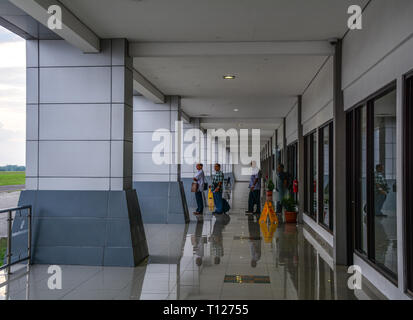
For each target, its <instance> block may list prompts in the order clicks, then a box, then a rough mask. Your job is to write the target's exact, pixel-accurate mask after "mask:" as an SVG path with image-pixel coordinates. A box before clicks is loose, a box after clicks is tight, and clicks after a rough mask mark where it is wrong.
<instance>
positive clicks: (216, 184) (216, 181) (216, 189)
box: [211, 163, 224, 214]
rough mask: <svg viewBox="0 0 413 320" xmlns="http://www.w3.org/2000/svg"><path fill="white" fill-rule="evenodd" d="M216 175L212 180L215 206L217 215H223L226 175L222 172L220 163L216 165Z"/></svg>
mask: <svg viewBox="0 0 413 320" xmlns="http://www.w3.org/2000/svg"><path fill="white" fill-rule="evenodd" d="M214 169H215V174H214V177H213V179H212V185H211V190H212V192H213V195H214V204H215V212H214V213H215V214H222V213H223V212H224V210H223V207H222V191H223V190H222V189H223V183H224V174H223V173H222V171H221V165H220V164H219V163H216V164H215V167H214Z"/></svg>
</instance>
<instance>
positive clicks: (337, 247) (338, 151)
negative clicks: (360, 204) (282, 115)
mask: <svg viewBox="0 0 413 320" xmlns="http://www.w3.org/2000/svg"><path fill="white" fill-rule="evenodd" d="M341 79H342V41H341V40H338V41H337V44H336V45H335V53H334V161H333V166H334V199H333V200H334V247H333V248H334V262H335V263H336V264H338V265H347V264H348V262H349V261H348V257H349V252H348V250H350V248H348V246H347V232H348V225H347V224H348V221H347V219H348V217H347V210H346V209H347V208H346V207H347V204H346V200H347V197H346V194H347V192H346V191H347V188H346V157H345V156H343V155H345V154H346V114H345V112H344V104H343V91H342V80H341Z"/></svg>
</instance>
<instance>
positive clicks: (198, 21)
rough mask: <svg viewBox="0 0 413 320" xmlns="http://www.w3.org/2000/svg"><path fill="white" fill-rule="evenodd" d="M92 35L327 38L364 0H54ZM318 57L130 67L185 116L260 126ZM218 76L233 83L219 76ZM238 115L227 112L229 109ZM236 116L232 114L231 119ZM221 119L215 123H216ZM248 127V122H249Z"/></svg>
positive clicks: (192, 59) (296, 89)
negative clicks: (177, 100) (175, 101)
mask: <svg viewBox="0 0 413 320" xmlns="http://www.w3.org/2000/svg"><path fill="white" fill-rule="evenodd" d="M60 1H61V2H62V3H63V4H64V5H65V6H66V7H67V8H69V9H70V10H71V11H72V12H73V13H74V14H75V15H76V16H77V17H78V18H79V19H80V20H81V21H82V22H83V23H84V24H86V25H87V26H88V27H89V28H90V29H91V30H93V31H94V32H95V33H96V34H97V35H98V36H99V37H100V38H127V39H128V40H129V41H131V42H137V41H138V42H220V41H223V42H224V41H225V42H236V41H237V42H251V41H252V42H256V41H315V40H317V41H327V40H328V39H331V38H341V37H342V36H343V35H344V34H345V32H346V30H347V19H348V17H349V15H348V13H347V9H348V7H349V6H350V5H353V4H359V5H361V6H365V5H366V4H367V2H368V0H116V1H115V0H60ZM326 58H327V57H326V56H316V55H314V56H312V55H230V56H217V55H215V56H214V55H212V56H180V57H171V56H169V57H135V58H134V67H135V69H136V70H138V71H139V73H141V74H142V75H143V76H144V77H145V78H146V79H147V80H149V81H150V82H151V83H152V84H153V85H155V86H156V87H157V88H158V89H159V90H160V91H162V93H164V94H166V95H180V96H181V97H182V107H183V110H184V111H185V112H186V113H187V114H188V115H189V116H191V117H206V118H224V119H227V122H225V126H233V127H235V128H237V125H239V119H244V121H245V122H246V123H248V121H249V119H251V118H255V120H254V121H255V122H254V125H257V126H260V127H261V128H263V129H265V130H268V132H267V131H265V132H263V136H265V137H266V136H268V135H270V133H272V131H273V129H274V128H278V126H279V125H280V122H279V121H278V120H277V121H276V120H274V122H273V124H271V128H267V127H266V126H267V125H268V123H266V122H265V121H262V122H259V121H256V119H265V118H278V117H285V116H286V115H287V114H288V112H289V111H290V110H291V108H292V107H293V106H294V104H295V102H296V97H297V95H299V94H302V93H303V91H304V90H305V88H306V87H307V86H308V84H309V83H310V81H311V80H312V79H313V78H314V76H315V75H316V73H317V71H318V70H319V68H320V67H321V66H322V64H323V63H324V61H325V60H326ZM224 74H234V75H236V76H237V78H236V79H235V80H231V81H225V80H223V79H222V76H223V75H224ZM235 108H236V109H239V112H234V109H235ZM235 118H236V119H235ZM223 124H224V123H221V125H223ZM251 124H252V123H251Z"/></svg>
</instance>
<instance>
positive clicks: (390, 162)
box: [373, 91, 397, 274]
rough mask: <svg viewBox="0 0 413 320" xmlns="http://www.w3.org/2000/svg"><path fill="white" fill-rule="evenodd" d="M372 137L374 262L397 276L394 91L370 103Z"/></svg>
mask: <svg viewBox="0 0 413 320" xmlns="http://www.w3.org/2000/svg"><path fill="white" fill-rule="evenodd" d="M373 138H374V150H373V153H374V183H373V188H374V192H373V197H374V217H375V218H374V219H375V223H374V228H375V232H374V238H375V239H374V241H375V245H374V247H375V261H376V263H377V264H380V265H382V266H384V267H385V268H387V269H389V270H390V271H391V272H392V273H394V274H397V217H396V212H397V174H396V163H397V132H396V91H392V92H390V93H388V94H386V95H385V96H384V97H382V98H380V99H377V100H375V101H374V135H373Z"/></svg>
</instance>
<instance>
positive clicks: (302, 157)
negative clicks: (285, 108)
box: [297, 96, 305, 223]
mask: <svg viewBox="0 0 413 320" xmlns="http://www.w3.org/2000/svg"><path fill="white" fill-rule="evenodd" d="M302 106H303V97H302V96H298V103H297V126H298V156H297V158H298V159H297V162H298V223H303V214H304V197H305V196H304V190H305V187H304V181H305V178H304V175H305V170H304V165H305V153H304V152H305V151H304V150H305V149H304V136H303V125H302Z"/></svg>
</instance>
